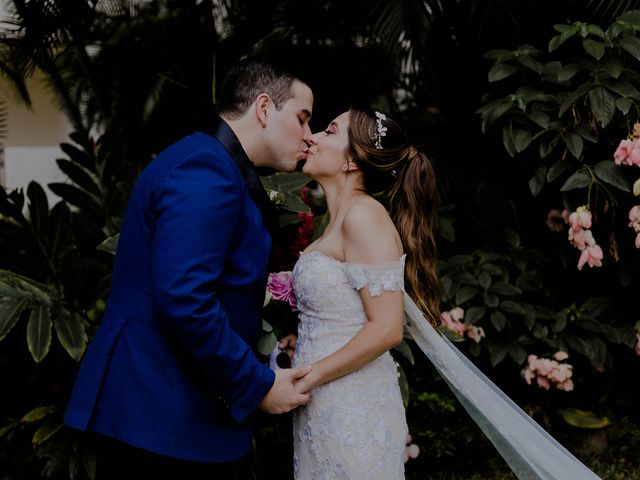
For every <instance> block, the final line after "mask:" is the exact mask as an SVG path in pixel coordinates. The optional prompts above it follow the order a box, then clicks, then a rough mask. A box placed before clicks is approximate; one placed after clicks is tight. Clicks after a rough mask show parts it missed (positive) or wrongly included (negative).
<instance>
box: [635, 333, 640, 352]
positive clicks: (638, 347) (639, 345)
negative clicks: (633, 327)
mask: <svg viewBox="0 0 640 480" xmlns="http://www.w3.org/2000/svg"><path fill="white" fill-rule="evenodd" d="M636 338H637V340H638V341H637V342H636V348H635V352H636V355H638V356H640V333H636Z"/></svg>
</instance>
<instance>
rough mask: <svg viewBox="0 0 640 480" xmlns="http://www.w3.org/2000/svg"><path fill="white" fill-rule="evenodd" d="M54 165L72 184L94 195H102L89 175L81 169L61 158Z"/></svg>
mask: <svg viewBox="0 0 640 480" xmlns="http://www.w3.org/2000/svg"><path fill="white" fill-rule="evenodd" d="M56 163H57V164H58V167H59V168H60V170H62V171H63V172H64V173H65V174H66V175H67V177H69V179H70V180H71V181H72V182H73V183H75V184H76V185H78V186H79V187H81V188H83V189H84V190H86V191H88V192H90V193H92V194H94V195H97V196H100V195H102V192H101V191H100V187H98V185H97V184H96V182H95V181H94V180H93V178H91V175H89V174H88V173H87V172H86V171H85V170H84V169H83V168H81V167H79V166H78V165H77V164H75V163H73V162H71V161H69V160H65V159H63V158H59V159H58V160H56Z"/></svg>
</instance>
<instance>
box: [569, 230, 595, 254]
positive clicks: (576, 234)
mask: <svg viewBox="0 0 640 480" xmlns="http://www.w3.org/2000/svg"><path fill="white" fill-rule="evenodd" d="M569 241H570V242H571V243H572V244H573V245H574V246H575V247H576V248H577V249H578V250H580V251H583V250H584V249H585V248H586V247H587V246H589V247H591V246H594V245H595V244H596V241H595V239H594V238H593V233H591V230H583V229H579V230H577V231H574V230H569Z"/></svg>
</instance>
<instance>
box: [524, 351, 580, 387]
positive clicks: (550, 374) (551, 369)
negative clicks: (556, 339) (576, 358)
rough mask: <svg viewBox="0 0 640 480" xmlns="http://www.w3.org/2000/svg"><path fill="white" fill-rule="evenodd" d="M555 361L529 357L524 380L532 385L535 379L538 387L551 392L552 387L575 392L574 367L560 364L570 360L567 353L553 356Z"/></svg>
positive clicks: (561, 352) (558, 353) (534, 356)
mask: <svg viewBox="0 0 640 480" xmlns="http://www.w3.org/2000/svg"><path fill="white" fill-rule="evenodd" d="M553 358H554V359H553V360H551V359H549V358H542V357H537V356H536V355H529V357H528V359H527V366H526V367H525V368H523V369H522V372H520V373H521V375H522V378H524V380H525V381H526V382H527V384H529V385H531V382H532V380H533V379H535V380H536V383H537V384H538V387H540V388H544V389H545V390H549V388H550V387H551V385H552V384H553V385H555V387H556V388H557V389H558V390H563V391H565V392H570V391H571V390H573V381H572V380H571V376H572V375H573V365H570V364H568V363H559V362H561V361H562V360H566V359H567V358H569V354H567V352H563V351H562V350H560V351H558V352H556V353H555V354H554V355H553Z"/></svg>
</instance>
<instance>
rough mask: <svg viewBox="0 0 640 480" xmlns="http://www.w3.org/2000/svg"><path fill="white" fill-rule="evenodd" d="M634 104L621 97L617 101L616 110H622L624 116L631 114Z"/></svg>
mask: <svg viewBox="0 0 640 480" xmlns="http://www.w3.org/2000/svg"><path fill="white" fill-rule="evenodd" d="M632 105H633V102H632V101H631V100H629V99H628V98H625V97H620V98H618V99H616V108H617V109H618V110H620V111H621V112H622V113H623V114H624V115H626V114H628V113H629V110H630V109H631V106H632Z"/></svg>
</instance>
